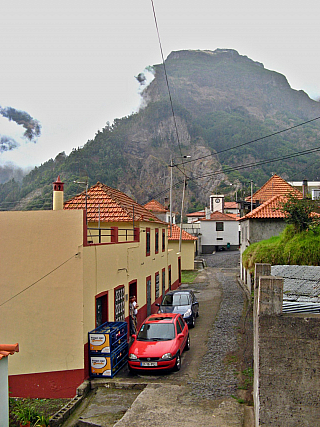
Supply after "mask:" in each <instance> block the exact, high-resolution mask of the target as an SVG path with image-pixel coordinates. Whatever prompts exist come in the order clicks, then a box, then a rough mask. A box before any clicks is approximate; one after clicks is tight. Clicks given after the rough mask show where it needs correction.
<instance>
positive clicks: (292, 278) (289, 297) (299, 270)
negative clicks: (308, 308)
mask: <svg viewBox="0 0 320 427" xmlns="http://www.w3.org/2000/svg"><path fill="white" fill-rule="evenodd" d="M271 274H272V275H273V276H279V277H283V278H284V284H283V301H291V302H293V301H296V302H299V303H318V304H319V303H320V266H312V265H273V266H271Z"/></svg>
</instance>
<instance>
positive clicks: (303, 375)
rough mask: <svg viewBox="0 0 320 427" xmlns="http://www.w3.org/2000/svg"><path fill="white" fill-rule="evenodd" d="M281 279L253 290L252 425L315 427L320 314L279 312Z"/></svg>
mask: <svg viewBox="0 0 320 427" xmlns="http://www.w3.org/2000/svg"><path fill="white" fill-rule="evenodd" d="M282 286H283V280H282V279H279V278H275V277H272V276H261V277H260V279H259V285H258V288H255V294H256V293H257V292H258V293H259V294H258V297H256V295H255V300H256V301H257V304H256V310H257V311H256V314H255V319H254V333H255V343H254V359H255V370H254V404H255V425H256V426H270V427H272V426H286V427H294V426H310V427H311V426H316V425H318V424H319V413H320V391H319V390H320V375H319V356H320V315H318V314H306V313H304V314H282V313H281V311H282Z"/></svg>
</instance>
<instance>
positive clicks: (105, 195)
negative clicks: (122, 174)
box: [64, 182, 163, 224]
mask: <svg viewBox="0 0 320 427" xmlns="http://www.w3.org/2000/svg"><path fill="white" fill-rule="evenodd" d="M86 198H87V218H88V221H89V222H98V221H99V217H100V221H102V222H132V220H133V212H134V220H135V221H147V222H151V221H152V222H157V223H161V224H163V221H160V220H159V219H158V218H157V217H156V216H155V215H153V213H151V212H150V211H148V210H147V209H145V208H144V207H143V206H141V205H139V204H138V203H137V202H135V201H134V200H133V199H131V197H129V196H127V195H126V194H124V193H122V192H121V191H119V190H116V189H114V188H111V187H108V186H107V185H104V184H101V183H100V182H97V184H96V185H94V186H92V187H91V188H89V189H88V192H87V197H86V192H85V191H84V192H83V193H81V194H79V195H78V196H75V197H73V198H72V199H71V200H68V201H67V202H65V204H64V209H66V210H68V209H83V210H85V209H86Z"/></svg>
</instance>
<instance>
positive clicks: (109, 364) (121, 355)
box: [90, 342, 129, 378]
mask: <svg viewBox="0 0 320 427" xmlns="http://www.w3.org/2000/svg"><path fill="white" fill-rule="evenodd" d="M128 348H129V347H128V343H127V342H125V343H124V344H123V345H122V346H120V347H118V348H117V349H116V350H114V351H113V352H112V353H111V354H108V355H106V354H104V353H97V354H94V355H93V354H90V377H109V378H113V377H114V375H115V374H116V373H117V372H118V371H119V370H120V369H121V368H122V367H123V366H124V365H125V364H126V363H127V360H128Z"/></svg>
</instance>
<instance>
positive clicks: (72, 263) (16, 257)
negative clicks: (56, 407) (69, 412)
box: [0, 179, 181, 398]
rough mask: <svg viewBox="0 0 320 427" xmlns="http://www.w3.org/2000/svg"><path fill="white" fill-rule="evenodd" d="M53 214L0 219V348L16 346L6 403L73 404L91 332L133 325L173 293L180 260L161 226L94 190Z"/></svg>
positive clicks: (104, 190) (126, 201) (122, 199)
mask: <svg viewBox="0 0 320 427" xmlns="http://www.w3.org/2000/svg"><path fill="white" fill-rule="evenodd" d="M54 209H55V210H53V211H28V212H17V211H16V212H14V211H10V212H0V233H1V234H0V235H1V241H0V242H1V243H0V245H1V249H0V253H1V258H0V268H1V275H0V315H1V329H0V342H10V341H12V340H14V341H16V342H19V346H20V352H19V354H17V356H16V357H15V358H13V360H12V363H10V366H9V387H10V393H11V396H14V397H38V398H61V397H73V396H74V395H75V394H76V388H77V387H78V386H79V385H80V384H81V383H82V382H83V381H84V379H86V378H87V377H88V375H89V363H88V361H89V357H88V332H89V331H91V330H93V329H95V327H97V326H99V325H100V324H101V323H104V322H105V321H119V320H125V321H128V317H129V297H130V295H136V296H137V302H138V304H139V313H138V323H139V322H141V321H142V320H143V319H144V318H145V317H146V316H147V315H148V314H149V313H151V312H155V311H156V307H155V303H156V302H159V301H160V300H161V297H162V295H163V294H164V293H165V292H166V291H168V290H169V289H175V288H177V287H178V286H179V285H180V281H179V278H180V269H181V258H179V256H178V255H177V254H176V252H175V251H173V250H170V249H169V248H168V237H167V233H168V231H167V224H165V223H163V222H162V221H160V220H159V219H158V218H156V217H154V216H153V215H152V214H151V213H150V212H149V211H147V210H146V209H144V208H143V207H142V206H140V205H138V204H137V203H136V202H134V200H132V199H131V198H129V197H128V196H126V195H125V194H123V193H121V192H120V191H118V190H114V189H111V188H110V187H107V186H105V185H103V184H100V183H97V184H96V185H95V186H93V187H91V188H90V189H89V190H88V191H87V192H84V193H82V194H80V195H79V196H77V197H75V198H73V199H72V200H70V201H68V202H66V203H65V206H64V209H63V183H62V182H61V181H60V179H58V180H57V182H56V183H54Z"/></svg>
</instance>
